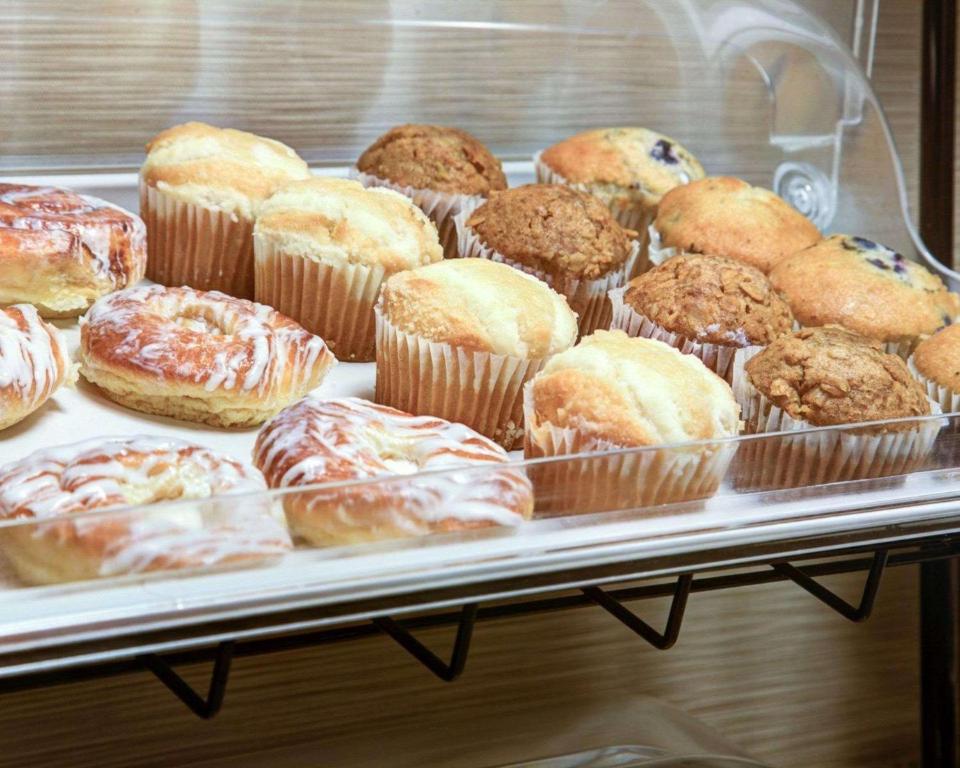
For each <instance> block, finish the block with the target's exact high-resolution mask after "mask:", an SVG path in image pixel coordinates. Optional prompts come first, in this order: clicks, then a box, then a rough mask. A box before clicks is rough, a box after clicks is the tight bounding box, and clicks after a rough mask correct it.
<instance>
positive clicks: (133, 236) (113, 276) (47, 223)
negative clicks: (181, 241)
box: [0, 184, 147, 317]
mask: <svg viewBox="0 0 960 768" xmlns="http://www.w3.org/2000/svg"><path fill="white" fill-rule="evenodd" d="M146 248H147V242H146V228H145V227H144V224H143V222H142V221H141V220H140V219H139V218H138V217H137V216H135V215H134V214H132V213H128V212H127V211H124V210H123V209H122V208H119V207H117V206H115V205H112V204H111V203H108V202H106V201H105V200H100V199H99V198H96V197H91V196H89V195H80V194H77V193H76V192H72V191H71V190H68V189H61V188H57V187H38V186H30V185H27V184H0V305H5V304H17V303H23V302H26V303H30V304H33V305H35V306H36V307H37V309H38V310H40V313H41V315H43V316H44V317H73V316H76V315H79V314H81V313H82V312H83V311H84V310H86V309H87V307H89V306H90V304H92V303H93V302H94V301H95V300H96V299H98V298H99V297H100V296H103V295H104V294H106V293H109V292H110V291H115V290H118V289H120V288H124V287H126V286H127V285H132V284H133V283H135V282H137V281H138V280H140V278H142V277H143V272H144V269H145V267H146V258H147V251H146Z"/></svg>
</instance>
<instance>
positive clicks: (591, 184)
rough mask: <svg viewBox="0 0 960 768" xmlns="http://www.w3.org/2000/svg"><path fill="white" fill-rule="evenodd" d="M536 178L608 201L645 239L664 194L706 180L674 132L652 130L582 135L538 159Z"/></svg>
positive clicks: (624, 222) (623, 222)
mask: <svg viewBox="0 0 960 768" xmlns="http://www.w3.org/2000/svg"><path fill="white" fill-rule="evenodd" d="M534 165H535V166H536V171H537V181H540V182H543V183H547V184H569V185H570V186H572V187H573V188H574V189H579V190H580V191H581V192H588V193H590V194H591V195H593V196H595V197H597V198H599V199H600V200H602V201H603V203H604V205H606V206H607V207H608V208H610V212H611V213H613V215H614V216H615V217H616V218H617V221H619V222H620V224H621V225H623V226H624V227H627V228H628V229H633V230H636V231H637V232H639V233H640V234H641V236H643V237H646V231H647V227H649V226H650V223H651V222H652V221H653V217H654V216H655V215H656V213H657V206H658V205H659V203H660V200H661V198H662V197H663V196H664V195H665V194H666V193H667V192H669V191H670V190H671V189H673V188H674V187H676V186H678V185H680V184H687V183H688V182H690V181H693V180H695V179H702V178H703V167H702V166H701V165H700V163H699V161H698V160H697V158H695V157H694V156H693V155H692V154H691V153H690V152H689V151H687V150H686V149H685V148H684V147H682V146H681V145H680V144H678V143H677V142H676V141H675V140H673V139H671V138H670V137H669V136H664V135H663V134H661V133H657V132H656V131H651V130H648V129H647V128H598V129H596V130H592V131H586V132H584V133H578V134H577V135H576V136H571V137H570V138H569V139H564V140H563V141H561V142H560V143H558V144H554V145H553V146H552V147H549V148H548V149H545V150H543V152H540V153H538V154H537V155H536V156H535V157H534Z"/></svg>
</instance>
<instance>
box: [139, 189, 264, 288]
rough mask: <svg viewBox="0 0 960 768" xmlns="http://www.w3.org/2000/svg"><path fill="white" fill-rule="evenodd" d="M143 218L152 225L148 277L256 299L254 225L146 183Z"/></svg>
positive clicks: (161, 282)
mask: <svg viewBox="0 0 960 768" xmlns="http://www.w3.org/2000/svg"><path fill="white" fill-rule="evenodd" d="M140 215H141V217H142V218H143V220H144V222H145V223H146V225H147V277H148V278H150V279H151V280H153V281H154V282H156V283H160V284H161V285H171V286H181V285H188V286H190V287H191V288H196V289H197V290H201V291H222V292H223V293H226V294H228V295H230V296H236V297H237V298H240V299H252V298H253V295H254V277H253V272H254V269H253V222H252V221H248V220H247V219H244V218H242V217H239V216H236V215H234V214H231V213H227V212H225V211H217V210H213V209H211V208H204V207H202V206H199V205H194V204H192V203H186V202H183V201H182V200H177V199H176V198H174V197H173V196H172V195H169V194H166V193H165V192H163V191H162V190H159V189H157V188H156V187H152V186H150V185H149V184H147V183H146V182H144V181H143V179H141V180H140Z"/></svg>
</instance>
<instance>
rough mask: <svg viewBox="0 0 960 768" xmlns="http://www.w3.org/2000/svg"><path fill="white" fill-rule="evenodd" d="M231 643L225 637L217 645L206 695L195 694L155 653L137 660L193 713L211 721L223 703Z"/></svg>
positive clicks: (228, 671) (231, 652)
mask: <svg viewBox="0 0 960 768" xmlns="http://www.w3.org/2000/svg"><path fill="white" fill-rule="evenodd" d="M233 648H234V643H233V641H232V640H226V641H224V642H222V643H220V644H219V645H218V646H217V652H216V656H215V657H214V662H213V673H212V674H211V675H210V687H209V688H208V689H207V695H206V698H204V697H203V696H201V695H200V694H199V693H197V692H196V691H195V690H194V689H193V688H192V687H191V686H190V684H189V683H188V682H187V681H186V680H184V679H183V678H182V677H180V675H178V674H177V672H176V671H175V670H174V669H173V667H171V666H170V665H169V664H167V662H166V661H164V660H163V659H162V658H161V657H160V656H158V655H157V654H155V653H147V654H144V655H142V656H138V657H137V658H138V659H139V661H140V663H141V664H143V666H145V667H146V668H147V669H148V670H150V671H151V672H152V673H153V674H154V675H155V676H156V677H157V679H158V680H159V681H160V682H161V683H163V684H164V685H165V686H167V688H169V689H170V691H171V692H172V693H173V695H174V696H176V697H177V698H178V699H180V701H182V702H183V703H184V704H185V705H186V706H187V707H188V708H189V709H190V711H191V712H193V714H195V715H196V716H197V717H199V718H201V719H203V720H212V719H213V718H214V717H216V715H217V713H218V712H219V711H220V708H221V707H222V706H223V697H224V695H225V694H226V692H227V680H228V679H229V678H230V662H231V661H232V660H233Z"/></svg>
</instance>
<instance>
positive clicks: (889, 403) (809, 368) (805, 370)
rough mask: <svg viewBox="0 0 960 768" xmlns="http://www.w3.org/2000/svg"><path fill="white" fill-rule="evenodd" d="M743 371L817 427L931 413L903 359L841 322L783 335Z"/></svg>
mask: <svg viewBox="0 0 960 768" xmlns="http://www.w3.org/2000/svg"><path fill="white" fill-rule="evenodd" d="M745 371H746V375H747V380H748V381H749V382H750V383H751V384H753V386H754V387H756V388H757V390H758V391H759V392H760V393H761V394H762V395H764V396H765V397H767V398H768V399H769V400H771V401H772V402H773V403H774V405H776V406H777V407H779V408H781V409H783V410H784V411H785V412H786V413H787V414H788V415H789V416H791V417H793V418H794V419H798V420H800V421H805V422H807V423H809V424H812V425H814V426H818V427H822V426H829V425H832V424H851V423H854V422H858V421H878V420H881V419H896V418H902V417H908V416H923V415H926V414H929V413H930V403H929V401H928V399H927V396H926V394H925V393H924V391H923V387H921V386H920V383H919V382H918V381H917V380H916V379H914V378H913V377H912V376H911V375H910V371H909V370H908V369H907V365H906V363H905V362H904V361H903V359H902V358H900V357H898V356H897V355H891V354H888V353H886V352H884V351H883V349H882V348H881V346H880V344H879V343H878V342H875V341H872V340H870V339H867V338H865V337H863V336H861V335H859V334H857V333H853V332H851V331H848V330H846V329H845V328H841V327H839V326H826V327H823V328H804V329H802V330H800V331H797V332H795V333H792V334H789V335H787V336H781V337H780V338H779V339H777V340H775V341H774V342H773V343H771V344H770V345H769V346H768V347H766V348H765V349H763V350H761V351H760V352H759V353H757V354H756V355H755V356H754V357H752V358H751V359H750V360H749V361H747V364H746V366H745ZM901 428H903V429H910V428H911V425H910V424H909V423H907V424H905V425H903V426H902V427H901Z"/></svg>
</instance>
